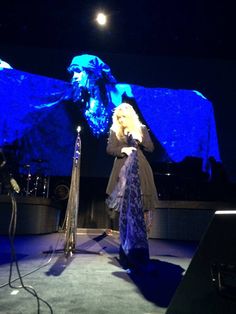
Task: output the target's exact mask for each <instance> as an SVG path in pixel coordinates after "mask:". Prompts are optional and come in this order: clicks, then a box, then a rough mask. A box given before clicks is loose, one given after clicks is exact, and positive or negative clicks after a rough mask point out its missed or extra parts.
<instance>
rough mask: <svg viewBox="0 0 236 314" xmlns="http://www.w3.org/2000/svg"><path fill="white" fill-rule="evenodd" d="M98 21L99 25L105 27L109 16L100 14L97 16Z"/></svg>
mask: <svg viewBox="0 0 236 314" xmlns="http://www.w3.org/2000/svg"><path fill="white" fill-rule="evenodd" d="M96 21H97V23H98V24H99V25H101V26H104V25H106V23H107V16H106V15H105V14H104V13H101V12H100V13H98V14H97V17H96Z"/></svg>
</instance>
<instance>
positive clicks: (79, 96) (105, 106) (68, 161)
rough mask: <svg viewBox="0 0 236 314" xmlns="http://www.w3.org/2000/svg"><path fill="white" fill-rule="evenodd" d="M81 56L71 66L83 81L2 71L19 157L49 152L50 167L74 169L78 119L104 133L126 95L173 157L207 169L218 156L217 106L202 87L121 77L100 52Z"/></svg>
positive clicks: (0, 84) (8, 135)
mask: <svg viewBox="0 0 236 314" xmlns="http://www.w3.org/2000/svg"><path fill="white" fill-rule="evenodd" d="M80 57H81V56H78V57H75V58H74V59H73V60H72V63H71V65H70V67H69V71H70V72H77V73H79V72H83V71H85V72H86V73H87V75H88V80H87V81H86V80H85V81H84V83H83V84H82V83H81V82H78V81H77V80H76V79H74V80H72V82H64V81H61V80H57V79H53V78H48V77H44V76H39V75H35V74H30V73H27V72H22V71H18V70H15V69H7V68H4V69H2V70H1V71H0V146H6V145H15V144H17V147H18V161H19V162H20V164H27V163H29V162H30V160H32V159H44V160H46V161H47V164H46V170H45V171H46V172H47V174H49V175H60V176H64V175H70V174H71V165H72V156H73V148H74V141H75V138H76V127H77V125H79V124H81V121H83V119H85V120H86V121H87V123H88V125H89V127H90V130H91V132H92V134H93V135H95V136H97V137H98V136H99V135H101V134H106V132H107V131H108V129H109V125H110V123H111V114H112V110H113V109H114V107H115V106H117V105H118V104H120V103H121V101H122V98H123V97H124V96H125V97H128V98H130V99H132V100H133V101H135V104H136V106H137V108H138V109H139V111H140V112H141V114H142V116H143V118H144V120H145V121H144V122H145V123H146V124H147V126H148V127H149V128H150V130H151V131H152V133H153V135H154V136H155V138H156V140H157V141H158V142H159V143H160V145H161V147H162V148H163V150H164V151H165V153H166V156H167V157H168V161H169V160H171V161H173V162H180V161H182V160H183V159H184V158H186V157H189V156H191V157H198V158H201V159H202V161H203V169H204V170H207V164H208V160H209V158H210V157H214V159H215V160H216V161H220V155H219V149H218V141H217V133H216V126H215V119H214V111H213V106H212V103H211V102H210V101H209V100H207V99H206V97H204V96H203V95H202V94H201V93H199V92H198V91H193V90H173V89H167V88H147V87H143V86H137V85H131V84H121V83H116V81H115V79H114V77H113V76H112V74H111V71H110V68H109V67H108V66H107V65H106V64H104V63H103V62H102V61H101V60H100V59H99V58H97V57H95V59H94V58H91V57H94V56H90V55H85V56H84V58H80ZM98 82H99V84H97V83H98ZM82 117H83V119H82ZM104 153H105V152H104ZM35 171H36V170H35Z"/></svg>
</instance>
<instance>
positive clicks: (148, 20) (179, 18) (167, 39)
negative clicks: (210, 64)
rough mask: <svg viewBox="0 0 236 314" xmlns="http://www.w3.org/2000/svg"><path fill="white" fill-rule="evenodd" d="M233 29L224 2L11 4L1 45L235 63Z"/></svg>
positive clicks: (0, 25)
mask: <svg viewBox="0 0 236 314" xmlns="http://www.w3.org/2000/svg"><path fill="white" fill-rule="evenodd" d="M98 9H104V11H105V12H107V13H108V14H109V25H108V26H107V27H106V28H103V29H101V28H99V27H98V26H97V24H96V23H95V13H96V11H97V10H98ZM234 24H235V23H234V13H233V10H232V9H231V8H229V7H228V4H227V2H226V1H223V0H222V1H214V2H213V1H207V0H198V1H196V0H188V1H187V0H182V1H181V0H178V1H177V0H172V1H170V0H153V1H148V0H146V1H144V0H140V1H139V0H136V1H128V0H126V1H111V0H109V1H89V0H87V1H86V0H83V1H79V0H67V1H66V0H41V1H34V0H31V1H26V0H8V1H5V3H4V4H1V8H0V44H2V45H23V46H34V47H40V48H44V47H49V48H59V49H77V50H80V51H84V52H87V51H99V52H106V53H107V52H108V53H109V52H112V53H128V54H140V55H166V56H191V57H198V58H222V59H235V58H236V49H235V47H234V46H235V44H234V39H235V29H236V28H235V25H234Z"/></svg>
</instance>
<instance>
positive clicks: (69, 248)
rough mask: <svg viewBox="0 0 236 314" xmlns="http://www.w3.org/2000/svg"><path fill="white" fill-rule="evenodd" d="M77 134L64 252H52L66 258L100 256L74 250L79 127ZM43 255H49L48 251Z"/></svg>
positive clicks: (79, 146)
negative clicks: (77, 254)
mask: <svg viewBox="0 0 236 314" xmlns="http://www.w3.org/2000/svg"><path fill="white" fill-rule="evenodd" d="M77 132H78V135H77V138H76V142H75V149H74V157H73V167H72V174H71V184H70V191H69V199H68V203H67V208H66V215H65V221H66V224H65V225H66V227H65V229H66V231H65V237H66V240H65V246H64V250H55V251H53V252H62V251H64V254H65V256H66V257H68V256H72V254H74V253H82V254H101V253H100V252H94V251H87V250H82V249H77V248H76V232H77V220H78V209H79V188H80V161H81V138H80V127H78V128H77ZM50 252H52V251H50ZM45 253H49V251H47V252H45Z"/></svg>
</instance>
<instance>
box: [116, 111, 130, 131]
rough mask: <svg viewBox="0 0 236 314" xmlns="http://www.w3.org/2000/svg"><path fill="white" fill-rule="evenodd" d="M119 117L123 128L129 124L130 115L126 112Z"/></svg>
mask: <svg viewBox="0 0 236 314" xmlns="http://www.w3.org/2000/svg"><path fill="white" fill-rule="evenodd" d="M117 118H118V121H119V123H120V125H121V126H122V127H123V128H126V127H127V126H128V117H127V115H126V114H124V113H121V114H120V115H119V116H118V117H117Z"/></svg>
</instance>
